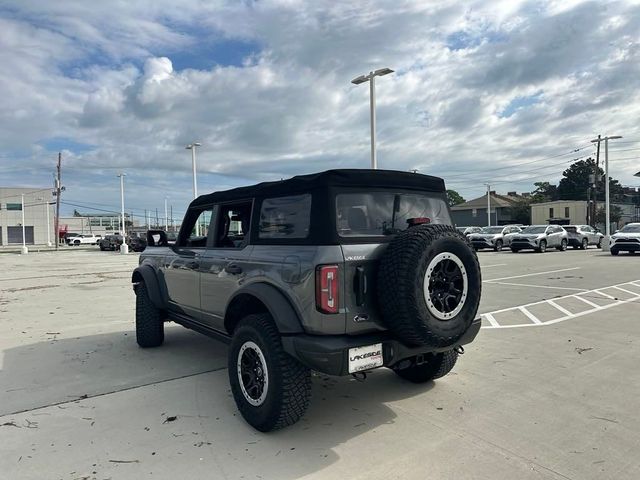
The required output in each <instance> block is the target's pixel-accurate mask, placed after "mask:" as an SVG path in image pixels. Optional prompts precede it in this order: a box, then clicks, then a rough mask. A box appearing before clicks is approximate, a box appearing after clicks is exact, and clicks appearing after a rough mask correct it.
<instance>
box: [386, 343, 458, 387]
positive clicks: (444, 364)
mask: <svg viewBox="0 0 640 480" xmlns="http://www.w3.org/2000/svg"><path fill="white" fill-rule="evenodd" d="M457 360H458V352H456V351H455V350H449V351H447V352H442V353H429V354H427V355H425V356H424V363H421V364H420V365H417V364H415V363H414V364H413V365H411V366H410V367H407V368H402V369H394V372H396V375H398V376H399V377H401V378H404V379H405V380H409V381H410V382H413V383H424V382H428V381H430V380H435V379H437V378H441V377H444V376H445V375H446V374H447V373H449V372H450V371H451V369H453V367H454V365H455V364H456V361H457Z"/></svg>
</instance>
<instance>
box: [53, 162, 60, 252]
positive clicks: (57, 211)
mask: <svg viewBox="0 0 640 480" xmlns="http://www.w3.org/2000/svg"><path fill="white" fill-rule="evenodd" d="M61 181H62V152H58V167H57V169H56V221H55V222H54V223H55V237H56V238H55V240H56V250H58V246H59V245H58V244H59V243H60V193H61V192H62V185H61Z"/></svg>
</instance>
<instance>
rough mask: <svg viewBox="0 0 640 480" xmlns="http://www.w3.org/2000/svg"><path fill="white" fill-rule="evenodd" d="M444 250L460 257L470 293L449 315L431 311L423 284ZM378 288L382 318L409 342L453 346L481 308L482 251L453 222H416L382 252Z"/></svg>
mask: <svg viewBox="0 0 640 480" xmlns="http://www.w3.org/2000/svg"><path fill="white" fill-rule="evenodd" d="M440 254H453V255H454V256H455V257H457V259H458V260H459V261H460V262H461V263H462V265H463V267H464V270H465V275H466V280H467V290H466V293H465V295H466V296H465V297H463V298H461V299H460V300H459V301H458V305H462V306H461V307H460V310H459V311H458V312H457V313H455V314H454V313H453V312H455V309H453V310H451V313H450V315H451V316H450V317H448V318H445V319H439V318H437V316H436V315H435V314H434V313H433V312H432V310H430V308H431V309H432V308H433V306H432V307H429V306H428V305H427V299H426V298H425V293H424V292H425V290H424V288H423V285H424V282H425V281H427V279H426V274H427V269H428V268H429V265H430V262H431V261H432V260H434V258H435V257H436V256H438V255H440ZM463 276H464V275H463ZM377 288H378V292H377V293H378V301H379V307H380V311H381V313H382V318H383V321H384V323H385V325H386V327H387V328H388V329H389V330H391V331H392V332H393V333H394V334H396V335H397V336H398V337H399V338H400V339H402V340H403V341H404V342H406V343H407V344H410V345H428V346H433V347H448V346H453V345H454V344H455V343H456V342H457V341H458V340H459V339H460V337H461V336H462V335H463V334H464V333H465V332H466V331H467V329H468V328H469V326H470V325H471V322H472V321H473V319H474V318H475V315H476V313H477V311H478V304H479V302H480V292H481V289H482V277H481V273H480V265H479V264H478V256H477V254H476V253H475V251H474V249H473V247H472V246H471V245H470V243H469V241H468V240H467V239H466V238H465V236H464V235H462V234H461V233H460V232H458V231H457V230H455V229H454V228H453V227H450V226H447V225H420V226H417V227H411V228H409V229H407V230H404V231H403V232H400V233H398V234H397V235H396V236H395V237H394V238H393V240H392V241H391V242H390V244H389V246H388V247H387V249H386V250H385V252H384V254H383V255H382V258H381V260H380V267H379V269H378V282H377ZM431 300H433V299H431ZM431 300H430V301H431Z"/></svg>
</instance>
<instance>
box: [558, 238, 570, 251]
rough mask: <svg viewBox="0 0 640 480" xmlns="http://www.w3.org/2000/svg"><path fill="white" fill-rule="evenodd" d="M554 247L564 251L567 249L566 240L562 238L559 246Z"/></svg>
mask: <svg viewBox="0 0 640 480" xmlns="http://www.w3.org/2000/svg"><path fill="white" fill-rule="evenodd" d="M556 248H557V249H558V250H560V251H561V252H564V251H565V250H566V249H567V240H566V239H564V238H563V239H562V241H561V242H560V246H559V247H556Z"/></svg>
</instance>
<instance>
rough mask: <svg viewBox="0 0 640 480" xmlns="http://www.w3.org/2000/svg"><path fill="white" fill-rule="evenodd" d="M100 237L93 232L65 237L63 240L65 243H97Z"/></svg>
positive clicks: (74, 244) (75, 244)
mask: <svg viewBox="0 0 640 480" xmlns="http://www.w3.org/2000/svg"><path fill="white" fill-rule="evenodd" d="M101 238H102V237H101V236H100V235H94V234H84V235H76V236H74V237H67V238H66V239H65V241H66V242H67V245H73V246H76V247H77V246H78V245H97V244H98V242H99V241H100V239H101Z"/></svg>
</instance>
